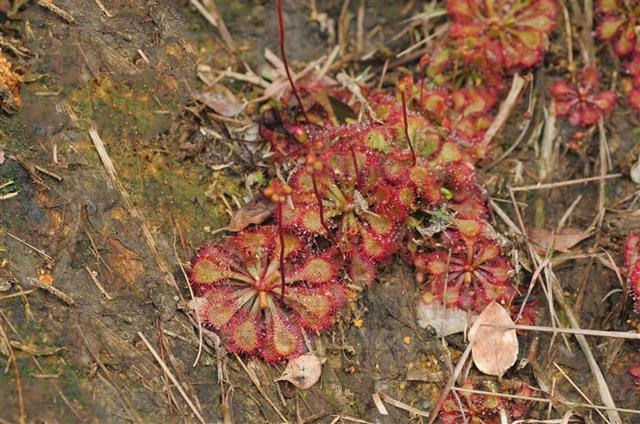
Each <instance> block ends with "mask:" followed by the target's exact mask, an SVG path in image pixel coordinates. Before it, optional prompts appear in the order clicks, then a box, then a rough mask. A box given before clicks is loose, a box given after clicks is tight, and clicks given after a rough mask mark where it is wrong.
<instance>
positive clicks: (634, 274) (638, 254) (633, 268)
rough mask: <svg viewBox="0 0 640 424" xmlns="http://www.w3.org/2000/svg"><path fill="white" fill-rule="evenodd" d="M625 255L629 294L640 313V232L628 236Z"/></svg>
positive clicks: (625, 242)
mask: <svg viewBox="0 0 640 424" xmlns="http://www.w3.org/2000/svg"><path fill="white" fill-rule="evenodd" d="M623 255H624V266H625V269H626V271H627V275H628V277H627V282H628V284H629V292H630V293H631V297H633V300H634V303H635V309H636V311H639V312H640V230H636V231H632V232H631V233H629V235H627V238H626V239H625V241H624V250H623Z"/></svg>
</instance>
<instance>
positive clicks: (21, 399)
mask: <svg viewBox="0 0 640 424" xmlns="http://www.w3.org/2000/svg"><path fill="white" fill-rule="evenodd" d="M0 337H2V340H3V343H4V344H5V346H6V347H7V349H8V350H9V358H8V359H9V363H10V364H13V372H14V373H15V376H16V391H17V392H18V411H19V414H20V416H19V418H18V422H19V423H20V424H24V423H26V418H25V417H26V415H25V412H24V393H23V392H22V380H21V379H20V369H19V368H18V363H17V362H16V357H15V355H14V353H13V348H12V347H11V342H10V340H9V338H8V337H7V333H5V331H4V328H2V325H0Z"/></svg>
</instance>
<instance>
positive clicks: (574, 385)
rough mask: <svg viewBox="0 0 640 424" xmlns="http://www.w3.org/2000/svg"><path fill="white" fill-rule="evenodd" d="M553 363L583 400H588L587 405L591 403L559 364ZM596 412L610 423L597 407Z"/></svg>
mask: <svg viewBox="0 0 640 424" xmlns="http://www.w3.org/2000/svg"><path fill="white" fill-rule="evenodd" d="M553 365H554V366H555V367H556V368H557V369H558V371H560V374H562V376H563V377H564V378H566V379H567V381H568V382H569V384H571V385H572V386H573V388H574V389H576V391H577V392H578V393H579V394H580V396H582V398H583V399H584V400H586V401H587V402H589V405H593V402H591V399H589V397H588V396H587V395H585V394H584V392H583V391H582V390H580V387H578V386H577V385H576V383H574V382H573V380H571V377H569V375H568V374H567V373H566V372H564V370H563V369H562V368H561V367H560V365H558V364H556V363H555V362H554V363H553ZM596 412H597V413H598V415H600V416H601V417H602V419H603V420H605V421H606V422H607V423H609V424H610V422H609V420H608V419H607V417H605V416H604V414H603V413H602V412H601V411H600V410H599V409H596Z"/></svg>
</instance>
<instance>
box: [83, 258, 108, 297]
mask: <svg viewBox="0 0 640 424" xmlns="http://www.w3.org/2000/svg"><path fill="white" fill-rule="evenodd" d="M84 269H85V270H86V271H87V274H89V277H91V281H93V284H95V285H96V287H97V288H98V290H100V293H102V294H103V295H104V297H106V298H107V299H108V300H113V297H111V295H110V294H109V293H108V292H107V291H106V290H105V289H104V287H103V286H102V284H101V283H100V281H98V277H96V275H95V274H94V272H93V271H91V269H90V268H89V266H87V265H85V266H84Z"/></svg>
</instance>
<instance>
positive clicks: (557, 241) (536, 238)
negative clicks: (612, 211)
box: [529, 228, 591, 254]
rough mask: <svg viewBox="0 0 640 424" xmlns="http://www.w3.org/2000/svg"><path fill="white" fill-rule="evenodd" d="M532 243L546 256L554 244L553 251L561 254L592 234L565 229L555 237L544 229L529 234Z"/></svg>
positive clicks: (575, 229)
mask: <svg viewBox="0 0 640 424" xmlns="http://www.w3.org/2000/svg"><path fill="white" fill-rule="evenodd" d="M529 235H530V238H531V241H532V242H533V244H534V245H535V247H536V250H538V251H539V253H542V254H545V253H546V251H547V250H549V248H550V247H551V244H552V243H553V249H554V250H557V251H559V252H568V251H569V249H571V248H572V247H574V246H575V245H577V244H578V243H580V242H581V241H582V240H584V239H586V238H589V237H590V236H591V233H590V232H587V231H582V230H578V229H577V228H565V229H564V230H562V231H560V232H559V233H557V234H556V235H555V237H554V235H553V232H552V231H549V230H543V229H534V230H531V232H530V233H529Z"/></svg>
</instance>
